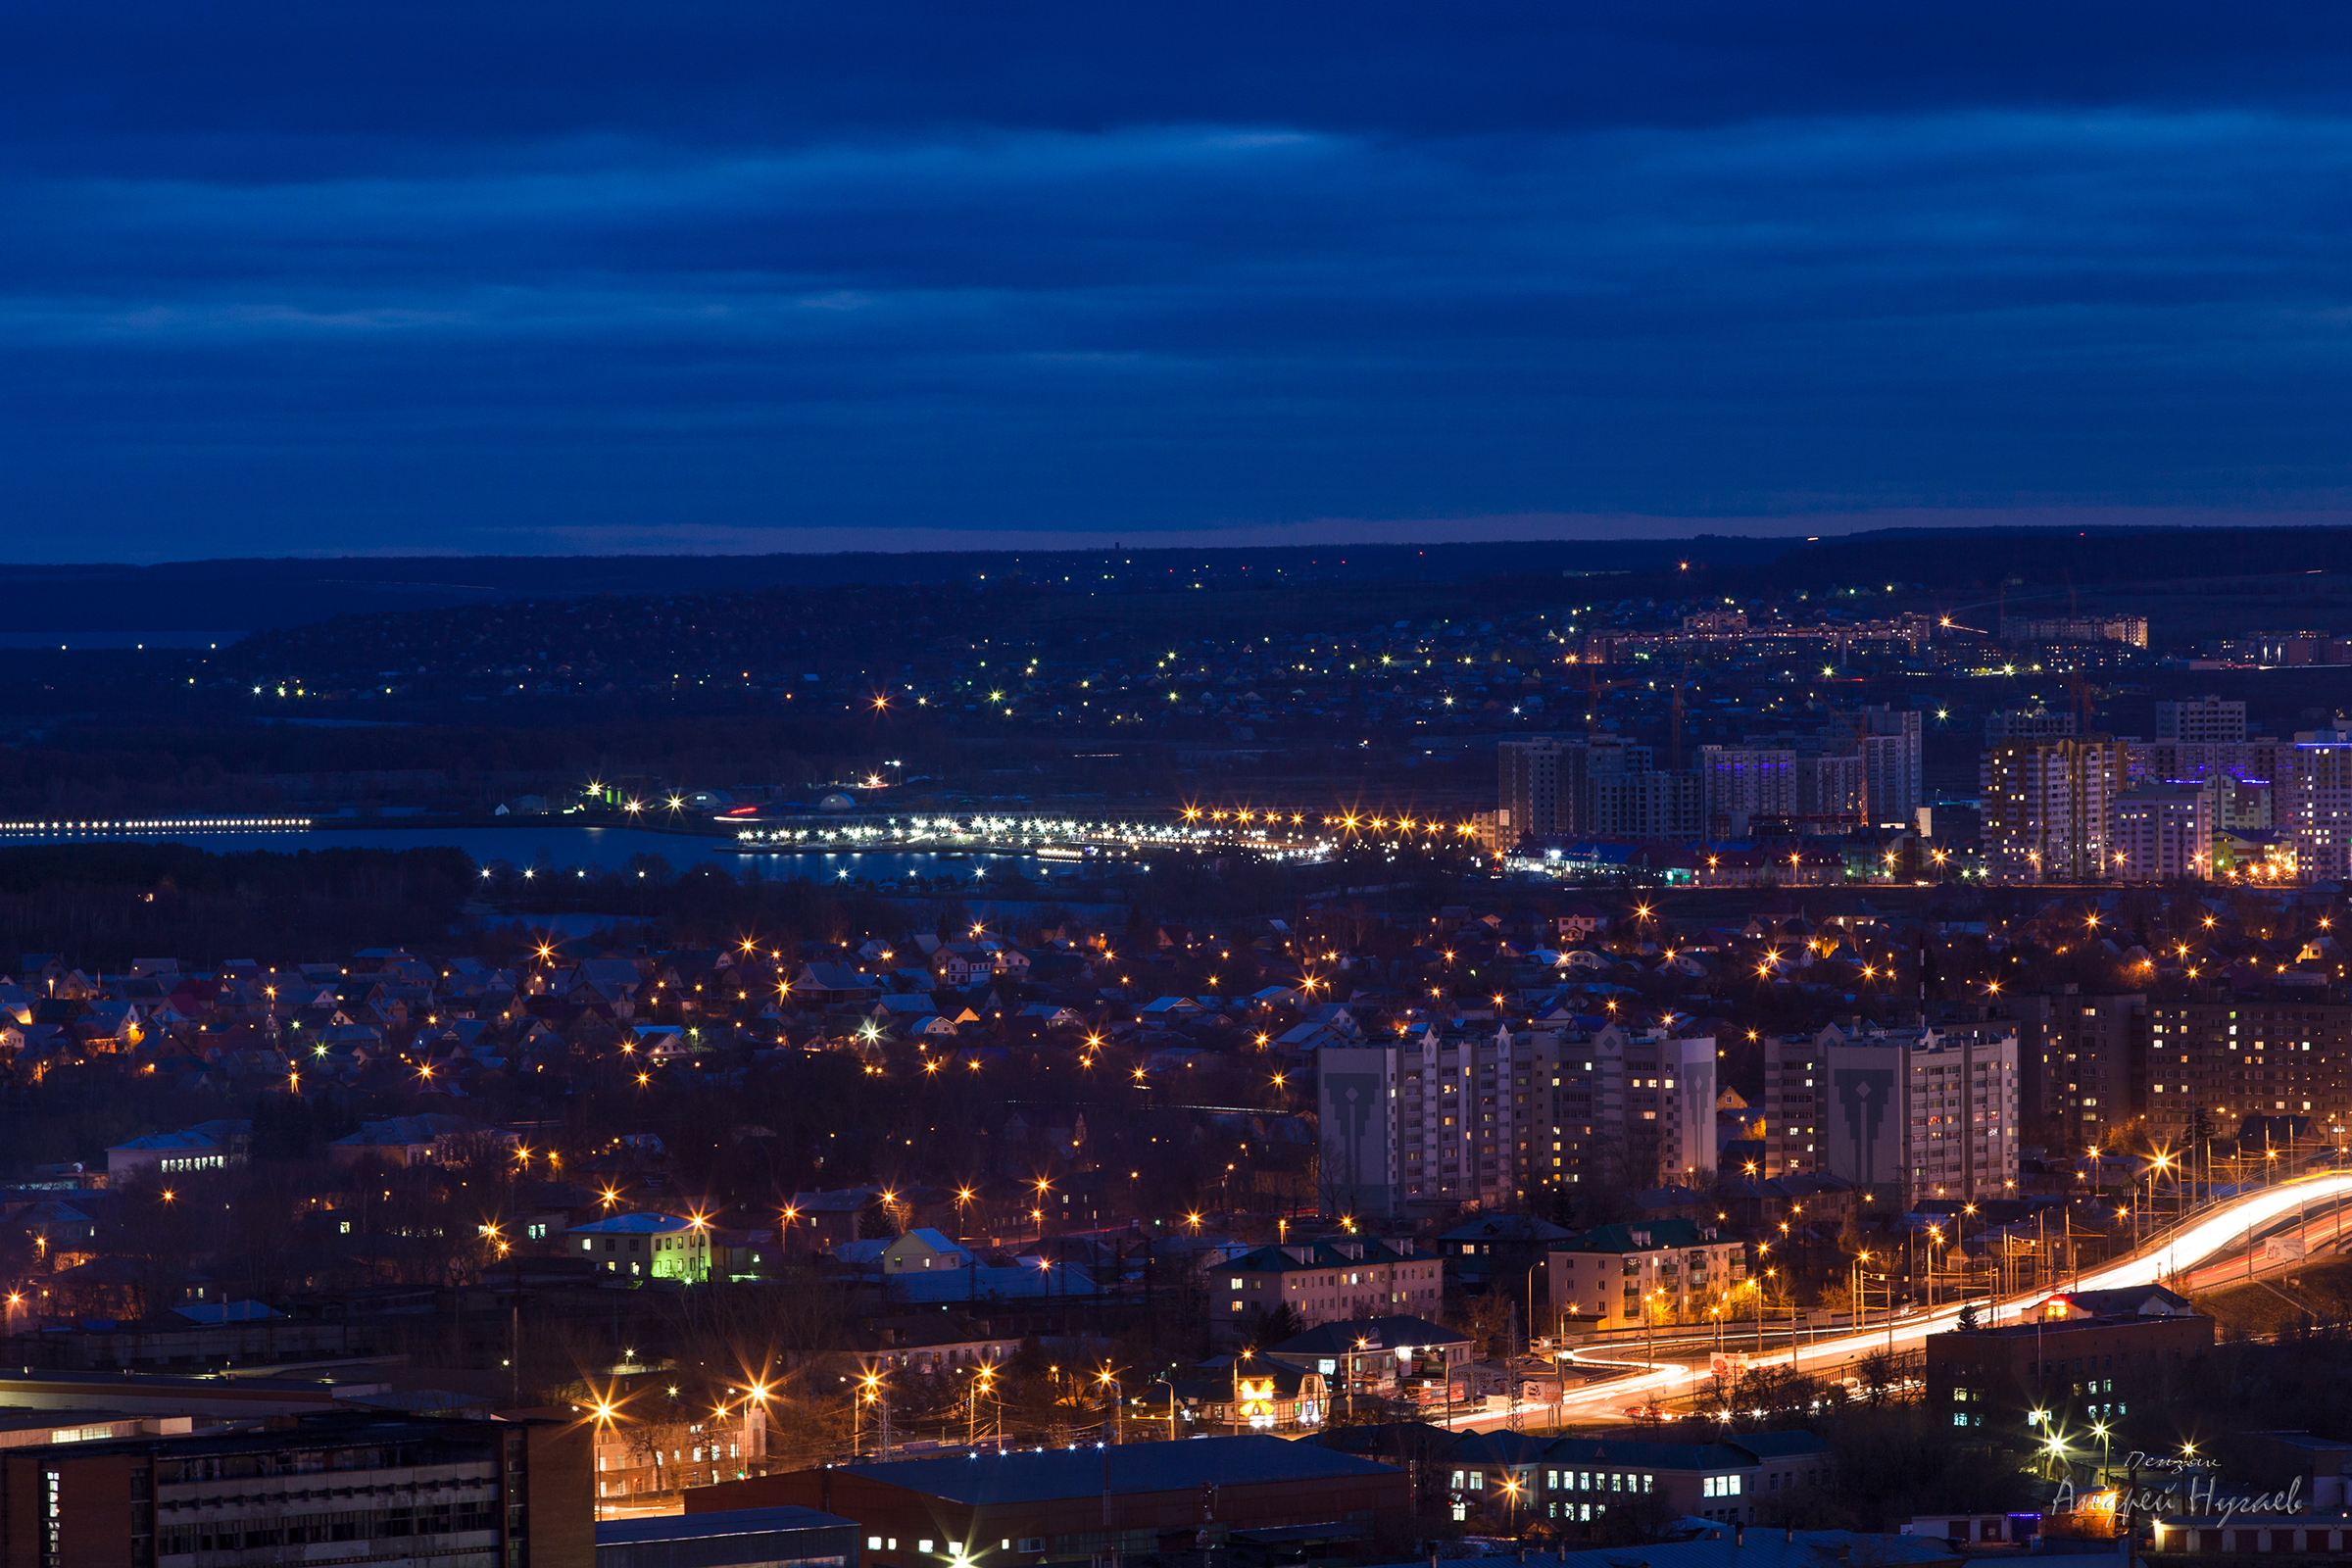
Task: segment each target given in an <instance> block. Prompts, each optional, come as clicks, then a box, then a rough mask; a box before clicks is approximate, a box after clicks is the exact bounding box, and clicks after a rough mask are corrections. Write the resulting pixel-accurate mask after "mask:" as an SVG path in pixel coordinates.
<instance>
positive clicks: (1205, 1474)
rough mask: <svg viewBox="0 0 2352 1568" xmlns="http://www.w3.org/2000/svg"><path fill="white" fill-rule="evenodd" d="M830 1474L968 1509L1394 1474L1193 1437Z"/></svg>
mask: <svg viewBox="0 0 2352 1568" xmlns="http://www.w3.org/2000/svg"><path fill="white" fill-rule="evenodd" d="M835 1468H836V1469H837V1470H838V1471H843V1472H847V1473H848V1474H851V1475H856V1476H863V1477H866V1478H868V1479H870V1480H874V1481H883V1482H888V1483H889V1484H890V1485H892V1486H894V1487H905V1488H906V1489H907V1491H909V1492H920V1493H925V1494H928V1495H931V1496H935V1497H945V1498H947V1499H948V1500H949V1501H951V1502H960V1503H967V1504H970V1505H972V1506H975V1507H977V1506H981V1505H984V1504H990V1503H1015V1502H1050V1501H1054V1500H1056V1499H1058V1498H1063V1497H1081V1496H1083V1497H1093V1496H1100V1495H1103V1493H1105V1492H1113V1493H1121V1494H1125V1493H1141V1492H1177V1491H1182V1490H1184V1489H1187V1488H1195V1487H1203V1486H1208V1485H1210V1484H1212V1483H1214V1484H1218V1485H1223V1486H1242V1485H1254V1484H1259V1483H1264V1482H1269V1481H1272V1482H1298V1481H1326V1480H1335V1479H1338V1478H1341V1477H1346V1476H1393V1475H1398V1474H1401V1472H1400V1471H1398V1470H1397V1468H1396V1467H1395V1466H1393V1465H1385V1464H1376V1463H1374V1462H1373V1461H1372V1460H1369V1459H1359V1458H1357V1457H1356V1456H1355V1455H1353V1454H1349V1453H1336V1452H1334V1451H1332V1450H1331V1449H1329V1448H1318V1447H1315V1446H1311V1445H1308V1444H1304V1443H1293V1442H1291V1441H1289V1440H1288V1439H1285V1438H1270V1437H1240V1438H1193V1439H1189V1440H1187V1441H1186V1442H1183V1443H1138V1444H1131V1445H1124V1446H1118V1447H1109V1448H1103V1447H1087V1448H1047V1449H1043V1450H1039V1449H1034V1448H1033V1449H1030V1450H1028V1451H1026V1452H1023V1451H1019V1450H1014V1451H1011V1452H1006V1453H980V1454H973V1455H971V1456H969V1457H965V1458H956V1459H899V1460H893V1461H890V1462H887V1463H874V1464H845V1465H839V1466H836V1467H835Z"/></svg>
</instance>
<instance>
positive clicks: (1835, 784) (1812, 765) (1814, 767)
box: [1796, 752, 1863, 816]
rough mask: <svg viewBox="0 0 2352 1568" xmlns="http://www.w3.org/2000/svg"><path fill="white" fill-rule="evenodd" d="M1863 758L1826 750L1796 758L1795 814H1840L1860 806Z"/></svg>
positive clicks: (1847, 812)
mask: <svg viewBox="0 0 2352 1568" xmlns="http://www.w3.org/2000/svg"><path fill="white" fill-rule="evenodd" d="M1862 767H1863V763H1862V758H1861V755H1860V754H1859V753H1855V752H1825V753H1822V754H1820V755H1818V756H1799V757H1798V758H1797V760H1796V814H1797V815H1799V816H1843V815H1847V814H1850V813H1853V812H1857V811H1860V810H1861V809H1862V779H1863V774H1862Z"/></svg>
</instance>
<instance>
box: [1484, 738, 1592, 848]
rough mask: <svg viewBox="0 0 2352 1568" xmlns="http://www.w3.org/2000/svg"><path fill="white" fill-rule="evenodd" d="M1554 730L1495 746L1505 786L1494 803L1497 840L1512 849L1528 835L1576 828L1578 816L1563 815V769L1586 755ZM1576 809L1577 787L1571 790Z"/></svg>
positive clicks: (1571, 830)
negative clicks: (1564, 818)
mask: <svg viewBox="0 0 2352 1568" xmlns="http://www.w3.org/2000/svg"><path fill="white" fill-rule="evenodd" d="M1567 753H1568V743H1567V742H1566V741H1563V740H1561V739H1560V738H1559V737H1557V736H1555V735H1531V736H1528V737H1526V738H1525V739H1521V740H1506V741H1503V742H1501V743H1499V744H1498V745H1496V747H1495V756H1496V758H1497V759H1498V760H1499V762H1500V769H1501V775H1502V777H1501V789H1500V793H1499V797H1498V799H1497V800H1496V802H1495V842H1496V843H1497V844H1498V845H1500V846H1501V847H1502V848H1503V849H1505V850H1508V849H1510V848H1511V847H1512V846H1514V845H1516V844H1517V843H1518V842H1519V841H1520V840H1521V839H1523V838H1531V837H1532V838H1550V837H1552V836H1553V835H1555V834H1559V833H1572V832H1574V831H1575V830H1576V823H1575V821H1574V819H1573V817H1572V818H1571V819H1570V820H1569V821H1566V822H1563V821H1561V820H1560V802H1561V792H1560V772H1561V769H1562V768H1563V767H1575V766H1577V765H1579V764H1581V763H1582V762H1583V761H1584V754H1583V752H1582V751H1581V750H1579V751H1577V752H1576V753H1575V754H1574V755H1573V756H1572V757H1571V756H1568V755H1566V754H1567ZM1568 798H1569V800H1570V802H1571V803H1572V804H1571V809H1572V810H1573V801H1574V798H1575V796H1574V792H1573V791H1571V792H1570V793H1569V797H1568Z"/></svg>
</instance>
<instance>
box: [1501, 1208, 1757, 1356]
mask: <svg viewBox="0 0 2352 1568" xmlns="http://www.w3.org/2000/svg"><path fill="white" fill-rule="evenodd" d="M1547 1272H1548V1273H1549V1274H1550V1276H1551V1290H1552V1306H1553V1309H1554V1312H1555V1314H1556V1315H1557V1317H1558V1318H1560V1319H1562V1320H1566V1319H1573V1320H1575V1321H1576V1322H1577V1323H1578V1324H1579V1325H1581V1326H1584V1327H1588V1328H1601V1329H1614V1328H1630V1327H1633V1326H1635V1325H1637V1324H1641V1323H1644V1322H1650V1323H1667V1322H1674V1321H1677V1320H1681V1319H1686V1318H1691V1317H1694V1316H1696V1315H1697V1314H1699V1313H1702V1312H1704V1311H1705V1310H1706V1309H1707V1307H1709V1306H1710V1305H1713V1304H1714V1303H1716V1302H1717V1301H1719V1300H1721V1299H1724V1298H1725V1297H1727V1296H1729V1295H1730V1294H1731V1292H1732V1291H1733V1290H1735V1289H1737V1288H1738V1286H1739V1284H1740V1281H1742V1280H1744V1279H1746V1278H1747V1249H1746V1246H1745V1245H1744V1244H1743V1243H1740V1242H1735V1241H1727V1240H1725V1239H1724V1237H1723V1236H1722V1234H1721V1233H1720V1232H1719V1231H1717V1230H1716V1228H1715V1227H1714V1226H1712V1225H1700V1224H1698V1223H1696V1222H1695V1221H1692V1220H1687V1219H1661V1220H1650V1221H1648V1222H1646V1223H1636V1224H1626V1225H1598V1226H1595V1227H1593V1229H1592V1230H1589V1231H1587V1232H1585V1233H1584V1234H1583V1235H1581V1236H1579V1237H1577V1238H1576V1239H1575V1240H1574V1241H1572V1242H1570V1243H1568V1244H1566V1245H1565V1246H1562V1247H1558V1248H1555V1249H1553V1250H1552V1252H1551V1254H1550V1257H1549V1258H1548V1260H1547Z"/></svg>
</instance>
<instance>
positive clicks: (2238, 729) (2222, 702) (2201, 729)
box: [2156, 697, 2246, 746]
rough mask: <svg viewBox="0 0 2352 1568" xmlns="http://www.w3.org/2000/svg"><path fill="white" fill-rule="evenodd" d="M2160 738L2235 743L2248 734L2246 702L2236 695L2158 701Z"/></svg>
mask: <svg viewBox="0 0 2352 1568" xmlns="http://www.w3.org/2000/svg"><path fill="white" fill-rule="evenodd" d="M2156 738H2157V739H2158V740H2160V741H2188V742H2190V743H2192V744H2208V743H2211V744H2219V745H2224V746H2228V745H2234V744H2237V743H2240V742H2242V741H2244V740H2245V738H2246V705H2245V704H2244V703H2243V702H2240V701H2238V700H2237V699H2235V698H2229V699H2224V698H2220V697H2191V698H2187V699H2185V700H2184V701H2181V702H2177V703H2158V704H2157V705H2156Z"/></svg>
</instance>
